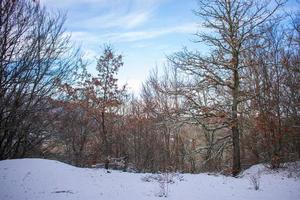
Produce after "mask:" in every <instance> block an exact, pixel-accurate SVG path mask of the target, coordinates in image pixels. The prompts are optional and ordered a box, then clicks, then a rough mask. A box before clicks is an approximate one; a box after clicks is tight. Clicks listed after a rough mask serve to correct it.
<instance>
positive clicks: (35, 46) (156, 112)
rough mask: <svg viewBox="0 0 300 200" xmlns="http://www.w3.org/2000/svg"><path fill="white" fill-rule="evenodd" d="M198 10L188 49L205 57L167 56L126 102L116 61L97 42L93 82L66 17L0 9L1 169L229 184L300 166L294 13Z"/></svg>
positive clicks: (20, 5) (242, 5)
mask: <svg viewBox="0 0 300 200" xmlns="http://www.w3.org/2000/svg"><path fill="white" fill-rule="evenodd" d="M197 5H198V7H195V8H194V14H195V15H196V16H197V17H198V18H199V24H201V27H202V29H201V30H202V31H201V30H199V32H197V33H195V34H194V36H193V39H194V40H193V41H194V42H195V43H201V44H205V45H207V47H208V51H203V50H202V49H197V50H194V49H189V48H184V47H183V48H182V49H178V51H177V52H175V53H172V54H169V55H166V59H167V63H166V64H165V65H164V66H157V67H158V68H159V69H160V70H155V69H154V70H152V71H151V72H150V74H149V76H148V79H147V80H146V81H145V82H144V83H143V86H142V89H141V92H140V94H139V95H134V94H131V93H130V92H129V91H128V89H127V86H126V85H124V86H122V87H120V84H118V72H119V69H120V68H122V67H123V65H124V61H123V60H124V59H123V57H124V55H122V54H121V53H118V52H119V51H118V49H116V48H115V47H114V45H113V44H109V43H108V41H103V43H102V44H99V45H102V49H101V50H100V51H99V55H98V56H97V59H96V60H95V65H94V66H93V69H94V70H96V72H97V73H91V71H90V70H89V64H88V62H87V61H86V60H85V58H84V52H83V51H82V50H81V48H80V47H78V45H77V44H74V43H73V42H72V41H71V35H70V34H69V32H68V31H67V29H66V27H65V21H66V19H67V17H68V16H67V15H66V14H64V12H60V11H57V12H56V11H51V10H48V9H47V8H46V7H45V6H43V5H41V4H40V3H39V1H35V0H1V1H0V7H1V15H0V160H6V159H15V158H45V159H53V160H59V161H62V162H65V163H68V164H71V165H74V166H78V167H91V166H92V165H95V164H97V163H105V162H107V160H108V159H110V158H124V157H125V158H126V159H127V160H128V163H127V164H128V166H129V165H130V166H131V167H132V168H134V169H135V170H136V171H137V172H186V173H199V172H222V173H223V174H228V175H233V176H236V175H238V174H239V173H240V171H241V170H242V169H245V168H248V167H250V166H252V165H255V164H258V163H268V164H269V165H270V167H271V168H279V167H280V166H281V164H283V163H286V162H294V161H299V159H300V12H286V11H285V10H284V9H285V6H286V1H284V0H267V1H260V0H213V1H208V0H197ZM297 5H298V6H300V3H299V2H298V4H297ZM187 37H189V36H188V35H187ZM154 67H155V66H153V68H154ZM125 70H126V69H125ZM158 71H159V72H158Z"/></svg>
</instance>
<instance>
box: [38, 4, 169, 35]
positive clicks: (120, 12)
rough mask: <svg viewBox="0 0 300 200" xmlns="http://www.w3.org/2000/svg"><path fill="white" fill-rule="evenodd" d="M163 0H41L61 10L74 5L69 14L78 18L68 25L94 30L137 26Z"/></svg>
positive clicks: (150, 15) (151, 15)
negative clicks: (72, 10)
mask: <svg viewBox="0 0 300 200" xmlns="http://www.w3.org/2000/svg"><path fill="white" fill-rule="evenodd" d="M164 1H167V0H76V1H75V0H60V1H58V0H41V2H42V3H43V4H45V5H47V6H50V7H56V8H59V9H62V10H69V9H68V8H70V7H75V8H76V9H74V13H71V14H73V15H74V16H78V15H80V18H77V20H76V21H72V20H71V21H70V23H69V25H70V27H71V28H74V29H86V30H94V31H95V30H99V29H107V28H123V29H130V28H135V27H138V26H140V25H142V24H145V23H146V22H148V21H149V19H151V17H153V13H154V12H155V10H156V8H158V7H159V5H160V4H161V3H162V2H164ZM54 5H55V6H54ZM83 13H86V15H84V14H83ZM69 14H70V13H69Z"/></svg>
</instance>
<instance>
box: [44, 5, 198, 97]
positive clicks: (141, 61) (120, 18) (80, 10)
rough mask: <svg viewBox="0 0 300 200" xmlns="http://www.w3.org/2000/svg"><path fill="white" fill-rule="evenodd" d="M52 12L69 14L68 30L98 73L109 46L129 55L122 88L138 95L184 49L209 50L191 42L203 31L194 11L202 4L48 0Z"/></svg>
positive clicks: (126, 58) (124, 54)
mask: <svg viewBox="0 0 300 200" xmlns="http://www.w3.org/2000/svg"><path fill="white" fill-rule="evenodd" d="M42 2H43V3H44V4H45V5H46V7H47V8H48V9H53V10H57V9H59V10H61V11H63V12H67V21H66V24H65V25H66V29H67V31H68V32H70V33H71V34H72V40H73V41H74V42H76V44H77V45H80V46H81V47H82V49H83V51H84V52H85V54H86V56H85V57H86V58H87V59H88V60H89V61H90V63H91V64H90V66H89V70H90V71H91V72H92V73H96V72H95V70H94V69H95V63H93V61H95V60H96V57H97V56H98V55H99V54H100V53H101V47H102V46H103V44H107V43H109V44H112V45H113V47H114V48H115V49H116V51H117V52H118V53H121V54H122V55H123V56H124V66H123V68H122V69H120V72H119V80H120V83H121V84H125V83H127V84H128V87H129V89H130V90H131V91H133V92H135V93H138V90H139V87H140V86H141V83H142V82H143V81H145V79H146V78H147V76H148V74H149V72H150V70H151V69H153V68H154V67H155V66H158V67H162V66H163V64H164V63H165V61H166V60H165V56H166V55H170V54H171V53H173V52H176V51H179V50H180V49H182V47H183V46H187V47H189V48H197V49H201V48H204V47H203V46H201V45H200V44H195V43H193V42H192V41H191V40H193V39H195V37H193V34H194V33H196V32H197V30H199V18H197V16H195V15H194V14H193V12H192V10H193V9H195V8H197V1H196V0H42Z"/></svg>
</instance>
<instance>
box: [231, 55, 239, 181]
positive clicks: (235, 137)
mask: <svg viewBox="0 0 300 200" xmlns="http://www.w3.org/2000/svg"><path fill="white" fill-rule="evenodd" d="M234 63H237V60H235V62H234ZM236 65H237V64H236ZM233 82H234V88H233V93H232V97H233V102H232V128H231V131H232V144H233V151H232V153H233V155H232V162H233V163H232V175H233V176H236V175H237V174H238V173H239V172H240V170H241V162H240V135H239V127H238V116H237V111H238V94H239V74H238V68H237V66H235V70H234V71H233Z"/></svg>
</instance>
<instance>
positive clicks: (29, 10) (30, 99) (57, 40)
mask: <svg viewBox="0 0 300 200" xmlns="http://www.w3.org/2000/svg"><path fill="white" fill-rule="evenodd" d="M0 7H1V15H0V35H1V37H0V159H6V158H15V157H20V156H24V155H25V154H26V152H27V151H29V149H30V148H33V147H34V146H35V145H37V144H39V143H41V141H43V139H44V138H45V137H47V136H48V135H49V130H47V127H48V126H46V123H45V122H46V121H45V120H40V122H41V123H42V124H41V126H37V122H38V121H34V119H35V118H36V116H44V115H43V114H42V113H43V112H44V111H46V110H49V109H50V108H51V106H50V104H49V103H48V100H49V98H51V97H53V96H54V95H55V91H56V89H57V86H58V85H59V83H60V82H62V81H68V80H70V77H71V75H72V73H71V72H72V71H73V70H74V69H75V68H76V64H75V59H74V58H75V54H76V53H75V52H73V51H71V45H70V42H69V37H67V36H66V35H65V34H64V28H63V24H64V21H65V17H64V16H63V15H61V14H60V13H56V14H54V13H53V14H52V13H51V14H50V13H48V12H47V11H46V10H45V9H44V8H43V7H41V6H40V4H38V3H35V2H33V1H29V0H16V1H10V0H3V1H1V2H0ZM48 122H50V121H48Z"/></svg>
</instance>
